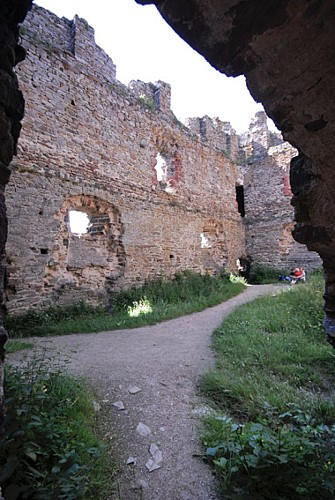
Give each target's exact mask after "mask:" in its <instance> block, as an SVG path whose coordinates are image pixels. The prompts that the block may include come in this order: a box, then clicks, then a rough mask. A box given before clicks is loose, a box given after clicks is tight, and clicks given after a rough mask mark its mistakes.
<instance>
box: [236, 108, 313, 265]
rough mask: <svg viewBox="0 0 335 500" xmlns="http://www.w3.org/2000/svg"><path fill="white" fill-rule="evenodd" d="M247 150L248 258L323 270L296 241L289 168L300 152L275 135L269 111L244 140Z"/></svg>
mask: <svg viewBox="0 0 335 500" xmlns="http://www.w3.org/2000/svg"><path fill="white" fill-rule="evenodd" d="M241 147H243V149H244V154H245V160H244V162H243V165H244V168H243V170H244V176H243V177H244V184H243V187H244V197H245V222H246V254H247V255H248V256H250V257H251V258H252V260H253V261H255V262H260V263H263V264H266V265H269V266H276V267H279V268H282V269H290V268H293V267H296V266H297V265H303V266H304V267H305V270H306V271H307V272H308V271H312V270H313V269H316V268H319V267H321V265H322V262H321V259H320V257H319V255H318V254H317V253H316V252H308V251H307V249H306V246H305V245H302V244H300V243H297V242H296V241H294V240H293V238H292V230H293V226H294V222H293V218H294V209H293V207H292V206H291V204H290V200H291V197H292V191H291V187H290V179H289V175H290V174H289V167H290V160H291V158H293V157H294V156H295V155H296V154H297V151H296V149H295V148H293V147H292V146H291V145H290V144H289V143H288V142H283V140H282V138H281V136H280V134H278V133H274V132H270V131H269V129H268V127H267V120H266V114H265V113H264V112H263V111H260V112H259V113H257V114H256V116H255V118H254V120H253V121H252V122H251V124H250V127H249V131H248V132H247V133H246V134H244V135H243V136H242V137H241Z"/></svg>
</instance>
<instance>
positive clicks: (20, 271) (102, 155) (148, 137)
mask: <svg viewBox="0 0 335 500" xmlns="http://www.w3.org/2000/svg"><path fill="white" fill-rule="evenodd" d="M21 32H22V37H23V40H24V41H23V44H24V45H27V46H29V52H28V54H27V59H26V61H25V62H24V63H22V65H21V67H20V68H19V69H18V76H19V79H20V84H21V87H22V90H23V92H24V93H25V95H26V97H27V105H26V111H25V118H24V125H23V130H22V135H21V138H20V146H19V154H18V156H17V158H16V159H15V161H14V162H13V163H12V177H11V182H10V184H9V185H8V187H7V207H8V217H9V220H10V231H9V238H8V246H7V259H8V267H7V277H6V296H7V297H6V298H7V307H8V310H9V311H21V310H24V309H25V308H27V307H30V306H37V307H43V306H45V305H48V304H50V303H52V304H66V303H69V302H73V301H78V300H79V299H84V300H88V301H90V302H92V303H97V302H101V301H102V302H103V301H105V300H106V299H107V297H108V293H109V292H110V291H112V290H118V289H121V288H123V287H127V286H130V285H132V284H134V283H141V282H144V280H147V279H152V278H154V277H157V276H162V275H164V276H171V275H173V274H175V273H176V272H178V271H181V270H184V269H191V270H194V271H201V272H214V271H216V270H218V269H222V268H223V267H227V268H228V269H233V268H235V261H236V259H237V258H238V257H239V255H240V254H241V253H242V252H243V251H244V246H245V240H244V225H243V220H242V218H241V216H240V214H239V212H238V209H237V204H236V195H235V185H236V182H237V179H239V178H241V173H240V167H238V166H236V165H234V163H233V162H232V161H231V160H230V159H228V158H227V157H226V155H225V154H224V153H223V152H222V151H221V150H220V149H219V148H217V147H215V146H213V145H212V144H211V141H210V140H208V141H207V142H204V141H203V140H201V138H200V137H199V135H196V134H194V133H192V132H191V131H190V130H189V129H187V128H186V127H184V126H182V125H181V124H179V123H178V122H177V120H176V119H175V117H174V115H173V113H172V112H171V110H170V87H169V85H167V84H165V83H163V82H158V83H156V84H144V83H142V82H133V83H132V84H131V85H130V88H127V87H126V86H124V85H123V84H121V83H120V82H118V81H117V80H116V78H115V66H114V64H113V62H112V61H111V59H110V58H109V57H108V56H107V55H106V54H105V53H104V52H103V51H102V50H101V49H100V48H99V47H97V46H96V44H95V41H94V32H93V29H92V28H91V27H89V26H88V25H87V23H86V22H85V21H84V20H82V19H79V18H77V17H76V18H75V19H74V21H68V20H66V19H64V18H63V19H59V18H57V17H56V16H55V15H53V14H51V13H50V12H48V11H46V10H44V9H42V8H39V7H34V9H33V11H32V12H31V14H29V15H28V17H27V20H26V22H25V23H24V25H23V28H22V30H21ZM223 137H225V134H223ZM72 212H79V213H81V214H82V216H83V214H84V217H85V214H86V216H87V224H86V227H84V228H83V229H81V230H77V229H71V225H70V216H71V215H73V214H72Z"/></svg>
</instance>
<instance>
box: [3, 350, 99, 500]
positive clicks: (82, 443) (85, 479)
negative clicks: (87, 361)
mask: <svg viewBox="0 0 335 500" xmlns="http://www.w3.org/2000/svg"><path fill="white" fill-rule="evenodd" d="M48 365H50V360H48V359H42V358H41V359H39V358H37V359H33V360H32V361H30V362H29V363H28V364H27V365H26V366H25V367H20V368H18V367H12V366H6V378H5V395H6V398H5V413H6V421H5V426H6V434H5V436H4V437H2V438H1V441H0V470H1V472H0V485H1V487H2V492H3V494H4V496H5V498H6V499H7V498H8V499H13V500H15V499H16V498H34V499H43V500H44V499H54V498H59V499H62V498H63V499H70V500H71V499H79V498H84V497H85V498H88V496H85V495H88V494H89V483H90V479H91V478H92V477H93V475H94V470H95V467H96V464H97V463H98V461H99V460H101V459H102V457H103V456H104V453H105V451H104V447H103V446H102V444H101V443H100V442H99V440H98V439H97V438H96V437H95V436H94V434H93V431H92V425H93V419H94V416H93V406H92V399H91V396H90V395H89V394H88V392H87V390H86V389H85V388H84V385H83V383H82V382H81V381H80V380H78V379H73V378H71V377H69V376H68V375H64V374H63V373H62V372H61V369H60V368H57V369H56V370H55V369H53V370H52V371H50V367H48Z"/></svg>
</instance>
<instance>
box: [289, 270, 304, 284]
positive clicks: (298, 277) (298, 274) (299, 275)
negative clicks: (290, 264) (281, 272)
mask: <svg viewBox="0 0 335 500" xmlns="http://www.w3.org/2000/svg"><path fill="white" fill-rule="evenodd" d="M290 276H291V283H292V284H293V285H294V284H295V283H297V281H302V282H305V281H306V273H305V270H304V268H303V267H295V268H294V269H292V272H291V274H290Z"/></svg>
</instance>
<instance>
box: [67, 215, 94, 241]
mask: <svg viewBox="0 0 335 500" xmlns="http://www.w3.org/2000/svg"><path fill="white" fill-rule="evenodd" d="M90 225H91V224H90V219H89V216H88V215H87V213H86V212H80V211H79V210H70V211H69V229H70V231H71V233H73V234H77V235H78V236H79V237H80V236H81V235H82V234H86V233H88V230H89V228H90Z"/></svg>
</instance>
